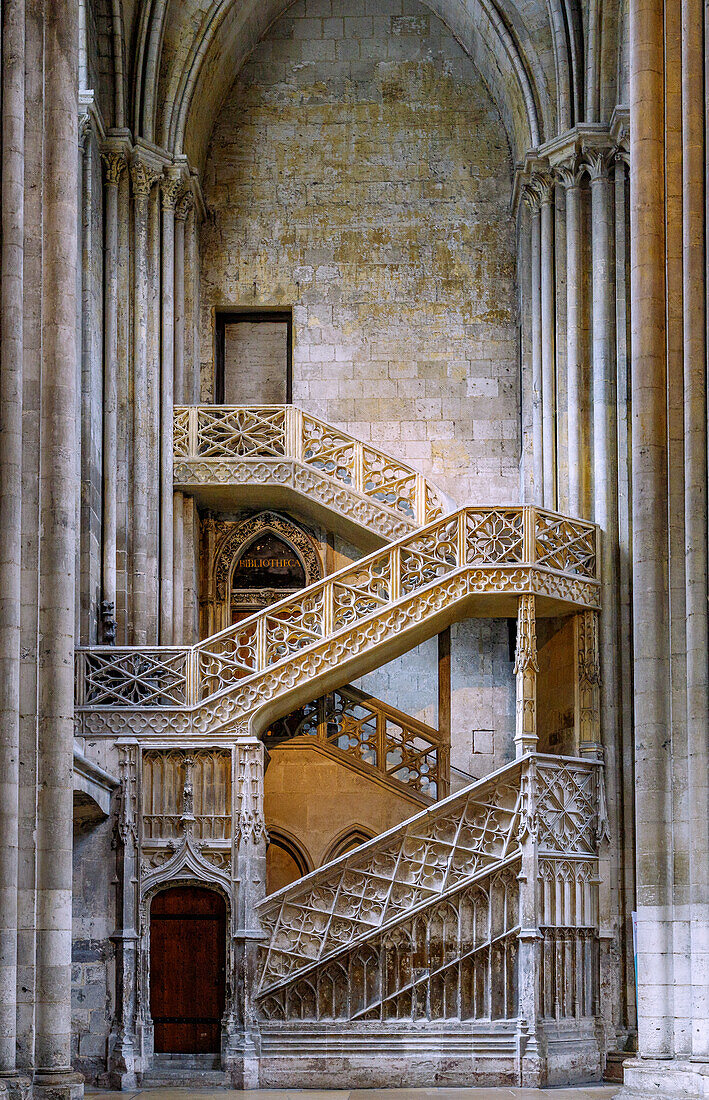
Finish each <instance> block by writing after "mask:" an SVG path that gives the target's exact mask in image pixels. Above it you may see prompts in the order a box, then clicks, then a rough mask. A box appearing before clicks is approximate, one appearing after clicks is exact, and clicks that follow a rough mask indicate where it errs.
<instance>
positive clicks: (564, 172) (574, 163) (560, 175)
mask: <svg viewBox="0 0 709 1100" xmlns="http://www.w3.org/2000/svg"><path fill="white" fill-rule="evenodd" d="M554 175H555V177H556V179H557V180H558V182H559V183H560V184H561V186H562V187H563V188H564V190H566V191H568V190H569V188H571V187H578V186H579V184H580V183H581V177H582V175H583V173H582V171H581V169H580V167H579V160H578V157H577V156H576V155H575V154H574V155H573V156H571V157H569V159H568V160H565V161H561V162H560V163H559V164H555V165H554Z"/></svg>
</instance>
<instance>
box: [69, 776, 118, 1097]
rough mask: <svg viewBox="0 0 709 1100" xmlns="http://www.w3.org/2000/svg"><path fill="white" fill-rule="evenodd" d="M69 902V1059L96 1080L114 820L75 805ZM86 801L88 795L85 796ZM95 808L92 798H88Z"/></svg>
mask: <svg viewBox="0 0 709 1100" xmlns="http://www.w3.org/2000/svg"><path fill="white" fill-rule="evenodd" d="M76 797H77V796H76V795H75V809H74V814H75V820H74V884H73V903H72V967H71V1035H72V1065H73V1066H74V1067H75V1068H76V1069H78V1070H79V1071H80V1072H81V1073H83V1074H84V1076H85V1077H86V1081H87V1083H88V1084H94V1085H95V1084H98V1083H99V1078H100V1077H101V1075H102V1074H105V1071H106V1056H107V1053H108V1035H109V1031H110V1026H111V1020H112V1016H113V1011H114V998H115V988H114V985H115V974H114V952H113V944H112V943H111V941H110V939H109V937H110V936H111V935H112V934H113V932H114V929H115V922H116V915H115V912H114V909H113V903H114V890H115V887H114V884H113V881H112V880H113V879H114V872H113V867H114V866H115V852H114V851H113V850H112V846H111V841H112V831H113V822H112V821H111V820H110V819H106V820H103V821H99V822H97V821H96V819H95V818H94V817H92V816H90V814H88V813H82V808H81V806H77V805H76ZM87 801H90V800H87ZM91 805H92V806H93V809H94V810H95V804H94V803H91Z"/></svg>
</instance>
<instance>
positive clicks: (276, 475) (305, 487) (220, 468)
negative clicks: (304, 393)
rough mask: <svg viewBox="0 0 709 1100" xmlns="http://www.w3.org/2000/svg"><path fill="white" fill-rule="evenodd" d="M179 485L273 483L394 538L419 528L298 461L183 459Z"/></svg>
mask: <svg viewBox="0 0 709 1100" xmlns="http://www.w3.org/2000/svg"><path fill="white" fill-rule="evenodd" d="M174 483H175V486H176V487H180V488H183V489H186V490H188V491H189V490H194V488H195V486H208V485H273V486H277V487H287V488H291V489H293V490H294V492H296V493H299V494H300V495H302V496H307V497H308V498H310V499H311V500H316V501H317V502H318V503H319V504H322V505H324V506H325V507H327V508H330V509H332V510H333V511H335V512H337V513H338V514H339V515H341V516H342V517H343V518H344V519H347V520H349V521H350V522H352V523H355V524H356V525H357V526H358V527H364V528H365V529H366V530H368V531H371V532H373V533H374V534H377V535H380V536H381V537H382V538H386V539H388V540H390V541H391V540H394V539H398V538H402V537H403V536H404V535H407V534H409V533H410V532H411V531H413V530H415V528H416V524H415V522H414V521H413V520H412V519H410V518H409V517H407V516H404V515H402V514H401V512H398V511H396V509H393V508H389V507H387V505H386V504H384V503H382V502H379V501H377V500H372V499H371V498H370V497H367V496H365V495H362V494H360V493H358V492H357V490H355V489H353V488H352V487H350V486H345V485H342V484H341V482H338V481H335V480H333V479H332V478H329V477H327V475H326V474H323V473H321V472H320V471H318V470H315V469H313V468H312V467H309V466H305V465H302V464H301V463H299V462H296V461H290V462H287V461H282V460H280V461H279V460H275V459H272V460H268V459H251V460H249V459H210V460H205V459H194V460H187V459H182V460H178V461H176V462H175V467H174Z"/></svg>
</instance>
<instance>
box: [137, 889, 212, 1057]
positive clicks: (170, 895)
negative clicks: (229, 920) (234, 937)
mask: <svg viewBox="0 0 709 1100" xmlns="http://www.w3.org/2000/svg"><path fill="white" fill-rule="evenodd" d="M225 966H226V906H225V904H224V900H223V899H222V898H221V897H220V895H219V894H217V893H215V892H214V891H212V890H204V889H200V888H199V887H195V886H176V887H173V888H172V889H170V890H165V891H163V892H162V893H160V894H157V895H156V897H155V898H153V902H152V906H151V910H150V1012H151V1015H152V1017H153V1023H154V1025H155V1051H156V1053H169V1054H202V1053H205V1054H207V1053H215V1052H218V1051H219V1047H220V1031H221V1018H222V1014H223V1012H224V998H225V976H226V975H225Z"/></svg>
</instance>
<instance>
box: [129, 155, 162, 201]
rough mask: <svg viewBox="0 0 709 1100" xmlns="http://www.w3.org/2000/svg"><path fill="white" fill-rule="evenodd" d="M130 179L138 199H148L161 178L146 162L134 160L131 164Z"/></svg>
mask: <svg viewBox="0 0 709 1100" xmlns="http://www.w3.org/2000/svg"><path fill="white" fill-rule="evenodd" d="M130 178H131V183H132V185H133V195H134V197H135V198H137V199H147V198H148V196H149V195H150V192H151V191H152V189H153V186H154V185H155V184H156V183H157V181H158V179H159V176H158V174H157V172H155V171H153V169H152V168H151V167H150V165H149V164H146V163H145V161H143V160H139V159H137V158H136V159H134V160H132V161H131V164H130Z"/></svg>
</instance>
